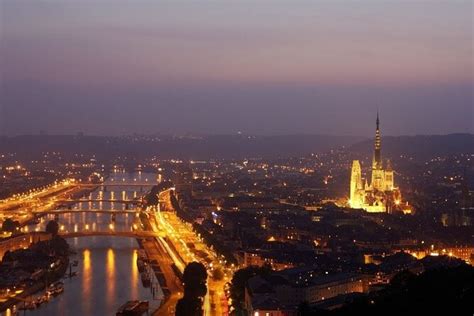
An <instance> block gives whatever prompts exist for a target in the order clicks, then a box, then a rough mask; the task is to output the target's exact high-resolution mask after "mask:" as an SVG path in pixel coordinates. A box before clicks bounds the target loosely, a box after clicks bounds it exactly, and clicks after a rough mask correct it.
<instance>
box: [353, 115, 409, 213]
mask: <svg viewBox="0 0 474 316" xmlns="http://www.w3.org/2000/svg"><path fill="white" fill-rule="evenodd" d="M381 149H382V140H381V136H380V120H379V114H378V113H377V120H376V129H375V144H374V154H373V159H372V169H371V177H370V184H369V183H368V181H367V179H365V183H364V179H363V178H362V168H361V164H360V162H359V161H358V160H354V161H353V162H352V169H351V180H350V198H349V205H350V207H351V208H361V209H364V210H366V211H367V212H389V213H391V212H393V211H396V210H398V211H402V212H404V213H411V208H410V206H409V205H408V204H404V203H402V196H401V193H400V190H399V188H397V187H396V186H395V181H394V170H393V169H392V165H391V163H390V161H389V160H387V161H386V163H385V164H384V162H383V160H382V153H381Z"/></svg>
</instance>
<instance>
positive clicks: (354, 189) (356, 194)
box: [349, 160, 364, 208]
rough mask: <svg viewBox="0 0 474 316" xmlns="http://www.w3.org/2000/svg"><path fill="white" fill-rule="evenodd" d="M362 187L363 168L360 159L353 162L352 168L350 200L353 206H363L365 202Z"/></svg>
mask: <svg viewBox="0 0 474 316" xmlns="http://www.w3.org/2000/svg"><path fill="white" fill-rule="evenodd" d="M362 189H363V188H362V169H361V167H360V162H359V160H354V161H353V162H352V169H351V188H350V190H351V192H350V200H349V204H350V205H351V207H353V208H360V207H362V204H363V203H364V201H363V195H362V194H361V191H362Z"/></svg>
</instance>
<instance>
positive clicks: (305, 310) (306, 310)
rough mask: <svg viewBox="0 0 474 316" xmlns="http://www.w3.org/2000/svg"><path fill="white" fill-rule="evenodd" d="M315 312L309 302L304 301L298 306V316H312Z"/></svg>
mask: <svg viewBox="0 0 474 316" xmlns="http://www.w3.org/2000/svg"><path fill="white" fill-rule="evenodd" d="M312 314H313V311H312V310H311V307H310V306H309V304H308V302H307V301H303V302H301V303H300V304H299V305H298V310H297V315H298V316H311V315H312Z"/></svg>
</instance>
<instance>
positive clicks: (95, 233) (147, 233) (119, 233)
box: [59, 231, 164, 238]
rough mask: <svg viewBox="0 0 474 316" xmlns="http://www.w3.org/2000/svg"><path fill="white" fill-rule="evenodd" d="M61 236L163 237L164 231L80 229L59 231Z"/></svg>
mask: <svg viewBox="0 0 474 316" xmlns="http://www.w3.org/2000/svg"><path fill="white" fill-rule="evenodd" d="M59 236H61V237H63V238H76V237H92V236H109V237H129V238H154V237H163V236H164V233H157V232H151V231H128V232H127V231H82V232H73V233H59Z"/></svg>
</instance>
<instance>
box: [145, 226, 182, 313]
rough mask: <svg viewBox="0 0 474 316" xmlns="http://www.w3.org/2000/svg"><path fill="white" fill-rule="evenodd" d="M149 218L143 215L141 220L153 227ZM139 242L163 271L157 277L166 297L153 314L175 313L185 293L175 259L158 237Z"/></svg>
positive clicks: (150, 258)
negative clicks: (173, 266) (174, 267)
mask: <svg viewBox="0 0 474 316" xmlns="http://www.w3.org/2000/svg"><path fill="white" fill-rule="evenodd" d="M149 220H150V219H149V218H147V217H141V221H142V223H143V225H144V226H145V228H147V229H151V225H150V223H149ZM139 244H140V246H141V247H142V249H144V250H145V252H146V254H147V256H148V258H149V260H150V261H151V262H156V263H157V264H158V266H159V267H160V270H161V272H162V277H159V278H158V277H157V279H158V281H159V282H160V286H161V288H162V290H163V294H164V298H163V301H162V302H161V305H160V307H159V308H158V309H157V310H156V311H153V312H152V315H153V316H157V315H158V316H168V315H174V311H175V306H176V303H177V302H178V300H179V299H180V298H181V296H182V293H183V285H182V282H181V280H180V279H179V277H178V276H177V275H176V273H175V271H174V269H173V268H172V265H173V260H172V259H171V257H170V256H169V255H168V253H167V251H166V250H165V249H164V248H163V247H162V246H161V245H160V243H159V242H158V241H157V239H156V238H147V239H142V240H141V241H140V242H139ZM160 279H161V280H160Z"/></svg>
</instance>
